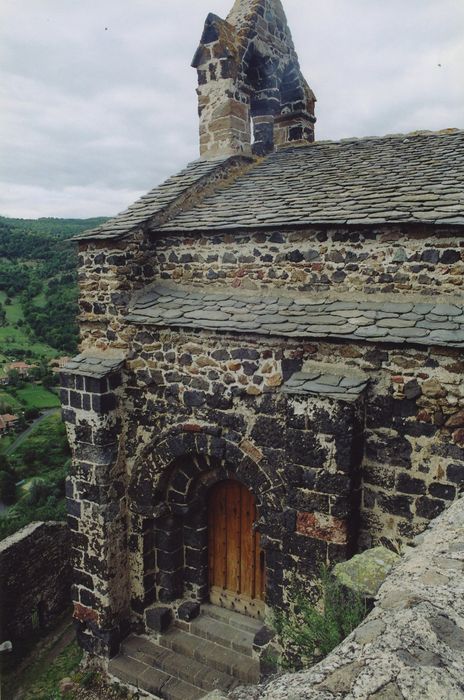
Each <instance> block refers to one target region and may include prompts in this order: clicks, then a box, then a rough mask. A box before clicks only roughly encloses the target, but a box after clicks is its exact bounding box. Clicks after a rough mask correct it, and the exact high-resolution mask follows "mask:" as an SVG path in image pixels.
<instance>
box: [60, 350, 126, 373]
mask: <svg viewBox="0 0 464 700" xmlns="http://www.w3.org/2000/svg"><path fill="white" fill-rule="evenodd" d="M123 362H124V360H122V359H121V358H114V357H94V356H92V355H87V354H85V353H84V354H81V355H76V357H73V358H72V360H70V361H69V362H67V363H66V364H65V366H64V367H63V368H62V370H61V371H62V372H63V373H64V374H80V375H82V376H84V377H92V378H93V379H103V377H106V376H107V375H108V374H111V373H112V372H115V371H116V370H118V369H120V368H121V367H122V365H123Z"/></svg>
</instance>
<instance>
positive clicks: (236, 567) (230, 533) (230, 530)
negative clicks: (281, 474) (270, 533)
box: [226, 481, 241, 593]
mask: <svg viewBox="0 0 464 700" xmlns="http://www.w3.org/2000/svg"><path fill="white" fill-rule="evenodd" d="M226 483H227V486H226V494H227V496H226V509H227V577H226V579H227V583H226V588H227V590H228V591H233V592H235V593H239V592H240V558H241V552H240V545H241V541H240V497H241V485H240V484H239V483H238V482H237V481H229V482H226Z"/></svg>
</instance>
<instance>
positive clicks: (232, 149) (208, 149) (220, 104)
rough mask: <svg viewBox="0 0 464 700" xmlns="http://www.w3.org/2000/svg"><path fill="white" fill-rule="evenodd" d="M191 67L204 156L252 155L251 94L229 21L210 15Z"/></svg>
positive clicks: (201, 150)
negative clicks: (241, 76)
mask: <svg viewBox="0 0 464 700" xmlns="http://www.w3.org/2000/svg"><path fill="white" fill-rule="evenodd" d="M192 66H193V67H194V68H196V69H197V74H198V88H197V94H198V112H199V116H200V154H201V156H202V157H203V158H218V157H227V156H233V155H245V156H251V127H250V105H249V96H248V95H247V93H246V91H244V90H243V86H239V84H238V83H239V81H238V71H239V67H240V63H239V60H238V55H237V45H236V36H235V33H234V29H233V27H232V26H231V25H230V24H228V23H227V22H225V21H224V20H222V19H221V18H220V17H217V16H216V15H213V14H209V15H208V17H207V19H206V22H205V28H204V30H203V35H202V38H201V44H200V46H199V48H198V50H197V52H196V53H195V56H194V58H193V62H192Z"/></svg>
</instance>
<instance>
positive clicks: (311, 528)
mask: <svg viewBox="0 0 464 700" xmlns="http://www.w3.org/2000/svg"><path fill="white" fill-rule="evenodd" d="M296 531H297V532H298V533H299V534H300V535H305V537H314V538H315V539H317V540H324V542H332V543H333V544H346V543H347V541H348V527H347V523H346V522H345V521H344V520H340V519H339V518H334V517H333V516H332V515H325V514H324V513H305V512H300V513H298V514H297V518H296Z"/></svg>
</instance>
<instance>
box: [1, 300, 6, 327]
mask: <svg viewBox="0 0 464 700" xmlns="http://www.w3.org/2000/svg"><path fill="white" fill-rule="evenodd" d="M0 326H6V311H5V309H4V308H3V306H2V305H1V304H0Z"/></svg>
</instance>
